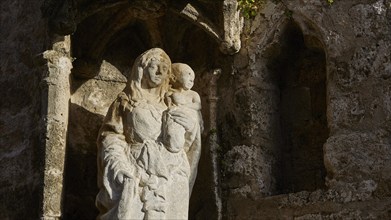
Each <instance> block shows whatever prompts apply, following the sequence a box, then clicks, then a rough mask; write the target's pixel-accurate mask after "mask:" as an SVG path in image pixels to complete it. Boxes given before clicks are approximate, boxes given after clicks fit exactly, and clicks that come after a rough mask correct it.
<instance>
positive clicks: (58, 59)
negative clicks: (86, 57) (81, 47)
mask: <svg viewBox="0 0 391 220" xmlns="http://www.w3.org/2000/svg"><path fill="white" fill-rule="evenodd" d="M61 38H62V39H60V40H59V41H57V42H55V43H54V44H53V49H52V50H48V51H46V52H44V54H43V58H44V59H45V60H46V62H47V73H46V76H44V78H43V82H42V87H43V88H42V90H43V92H42V109H43V111H44V112H43V115H44V120H45V122H44V123H45V124H44V126H45V128H44V132H45V139H44V144H45V167H44V189H43V210H42V216H41V218H42V219H43V220H51V219H60V218H61V198H62V192H63V176H64V162H65V149H66V148H65V147H66V137H67V127H68V112H69V110H68V109H69V99H70V79H69V77H70V73H71V69H72V60H71V57H70V36H65V37H61Z"/></svg>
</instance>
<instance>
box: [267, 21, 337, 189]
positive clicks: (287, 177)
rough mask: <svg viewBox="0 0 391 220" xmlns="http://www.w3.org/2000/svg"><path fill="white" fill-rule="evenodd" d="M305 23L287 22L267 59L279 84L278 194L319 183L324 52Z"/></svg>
mask: <svg viewBox="0 0 391 220" xmlns="http://www.w3.org/2000/svg"><path fill="white" fill-rule="evenodd" d="M308 27H310V26H309V25H308V26H304V28H306V29H305V30H304V34H303V24H298V23H296V22H294V21H290V22H288V23H287V24H286V25H285V27H284V29H283V31H282V33H281V35H280V44H279V45H280V46H279V47H280V48H278V51H279V53H277V55H275V56H274V57H273V58H272V59H271V61H270V62H269V69H270V70H271V71H272V73H273V75H275V76H276V77H275V80H274V83H275V85H276V88H278V89H279V121H280V125H279V128H277V129H279V132H280V136H281V141H280V144H279V145H280V146H278V148H279V149H278V151H279V156H278V166H279V168H278V170H279V172H278V173H279V174H278V176H276V179H277V180H278V181H277V193H278V194H280V193H292V192H298V191H303V190H306V191H314V190H317V189H322V188H324V187H325V177H326V169H325V167H324V163H323V144H324V143H325V142H326V140H327V138H328V137H329V129H328V125H327V116H326V110H327V72H326V53H325V50H324V48H323V46H322V42H321V40H320V39H319V38H318V37H317V36H316V35H310V34H308V33H311V32H306V31H308ZM313 32H314V30H313V29H312V33H313Z"/></svg>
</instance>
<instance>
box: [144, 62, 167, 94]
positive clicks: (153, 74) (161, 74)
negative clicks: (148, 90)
mask: <svg viewBox="0 0 391 220" xmlns="http://www.w3.org/2000/svg"><path fill="white" fill-rule="evenodd" d="M168 69H169V65H168V64H167V63H165V62H161V61H160V60H159V59H156V58H153V59H151V61H150V62H149V64H148V66H147V67H146V68H145V69H144V78H146V80H147V81H146V82H147V85H148V86H149V87H152V88H153V87H157V86H159V85H161V84H162V83H163V82H164V80H165V79H166V78H167V77H168Z"/></svg>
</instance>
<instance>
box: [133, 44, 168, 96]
mask: <svg viewBox="0 0 391 220" xmlns="http://www.w3.org/2000/svg"><path fill="white" fill-rule="evenodd" d="M170 76H171V60H170V57H169V56H168V55H167V54H166V53H165V52H164V51H163V50H162V49H160V48H152V49H149V50H147V51H145V52H144V53H142V54H141V55H140V56H138V57H137V59H136V60H135V62H134V64H133V68H132V72H131V73H130V77H129V84H128V87H129V88H128V89H129V90H128V91H129V95H130V96H131V99H132V100H133V101H139V100H141V99H143V93H145V92H146V91H145V90H146V89H149V88H157V89H158V90H159V91H158V96H159V99H161V100H163V98H164V94H165V92H166V91H167V90H168V87H169V85H168V84H169V78H170ZM161 100H160V101H161Z"/></svg>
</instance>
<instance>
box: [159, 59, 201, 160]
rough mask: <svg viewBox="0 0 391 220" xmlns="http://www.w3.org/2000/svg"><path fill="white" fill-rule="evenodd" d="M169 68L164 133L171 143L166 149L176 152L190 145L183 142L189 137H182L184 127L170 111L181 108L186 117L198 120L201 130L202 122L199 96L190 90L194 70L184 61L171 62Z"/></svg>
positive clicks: (192, 83)
mask: <svg viewBox="0 0 391 220" xmlns="http://www.w3.org/2000/svg"><path fill="white" fill-rule="evenodd" d="M171 69H172V78H171V89H170V91H169V92H168V93H167V94H166V103H167V105H168V111H167V114H166V118H165V126H166V129H165V131H169V132H166V133H165V134H166V135H165V140H166V141H170V142H171V143H172V144H171V145H170V148H169V149H168V150H169V151H172V152H176V151H179V150H181V148H183V147H185V148H189V147H190V146H189V143H185V141H186V140H189V138H187V139H186V138H184V137H185V135H187V134H186V131H185V129H184V128H183V126H180V125H179V124H178V123H176V122H175V121H174V120H173V119H172V118H171V115H170V111H171V110H175V109H177V108H182V109H183V110H184V112H186V114H187V116H188V117H190V118H194V119H195V120H196V121H198V123H199V125H200V126H201V130H202V129H203V122H202V116H201V111H200V110H201V99H200V96H199V95H198V93H197V92H195V91H192V90H191V88H192V87H193V85H194V77H195V74H194V71H193V70H192V69H191V67H190V66H188V65H187V64H184V63H174V64H172V68H171ZM168 133H171V134H173V136H170V135H167V134H168ZM190 139H191V138H190Z"/></svg>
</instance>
